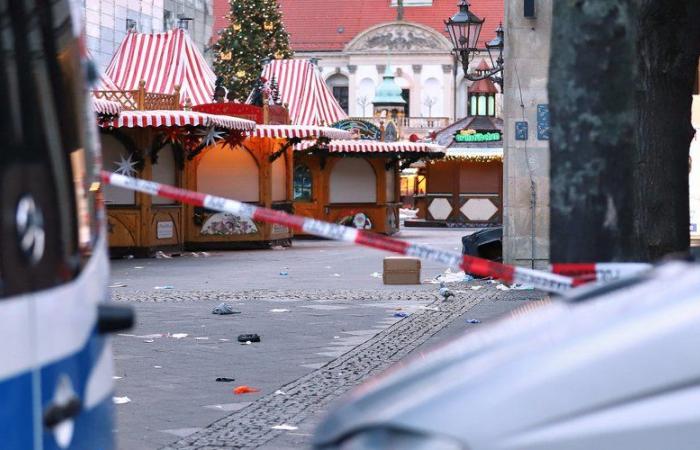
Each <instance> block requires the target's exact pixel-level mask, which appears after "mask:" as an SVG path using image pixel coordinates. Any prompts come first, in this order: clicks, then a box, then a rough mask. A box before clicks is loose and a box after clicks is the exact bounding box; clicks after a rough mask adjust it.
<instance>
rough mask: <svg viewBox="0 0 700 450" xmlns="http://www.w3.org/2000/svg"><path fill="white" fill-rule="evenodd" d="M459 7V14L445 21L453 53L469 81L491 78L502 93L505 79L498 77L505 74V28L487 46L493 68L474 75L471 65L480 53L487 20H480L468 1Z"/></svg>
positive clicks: (499, 29) (498, 31)
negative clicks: (480, 38)
mask: <svg viewBox="0 0 700 450" xmlns="http://www.w3.org/2000/svg"><path fill="white" fill-rule="evenodd" d="M457 6H459V12H458V13H457V14H455V15H454V16H452V17H450V18H449V19H447V20H445V28H446V29H447V31H448V32H449V34H450V39H451V40H452V46H453V47H452V52H453V53H454V55H455V56H456V58H457V59H458V60H459V62H461V63H462V69H463V70H464V77H465V78H466V79H467V80H469V81H479V80H483V79H486V78H491V79H492V80H493V81H494V82H495V83H498V85H499V86H500V87H501V91H502V90H503V78H502V77H498V76H496V75H498V74H499V73H501V72H503V46H504V40H503V26H502V25H499V26H498V28H497V29H496V37H495V38H494V39H492V40H491V41H489V42H488V43H487V44H486V50H487V51H488V53H489V59H491V65H492V67H493V68H492V69H491V70H490V71H488V72H485V73H482V74H479V75H472V74H470V73H469V63H470V62H471V61H472V59H473V57H474V55H475V54H476V53H478V52H479V48H478V47H477V46H478V44H479V35H480V34H481V27H482V26H483V25H484V22H485V21H486V19H480V18H479V17H478V16H477V15H476V14H474V13H473V12H471V11H469V2H468V1H467V0H460V2H459V3H458V5H457Z"/></svg>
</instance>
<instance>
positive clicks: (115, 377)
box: [112, 375, 124, 380]
mask: <svg viewBox="0 0 700 450" xmlns="http://www.w3.org/2000/svg"><path fill="white" fill-rule="evenodd" d="M122 378H124V377H120V376H118V375H114V376H112V379H113V380H121V379H122Z"/></svg>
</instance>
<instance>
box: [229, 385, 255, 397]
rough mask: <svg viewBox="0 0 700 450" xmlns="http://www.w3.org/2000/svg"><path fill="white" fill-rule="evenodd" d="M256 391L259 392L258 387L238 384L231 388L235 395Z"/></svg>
mask: <svg viewBox="0 0 700 450" xmlns="http://www.w3.org/2000/svg"><path fill="white" fill-rule="evenodd" d="M256 392H260V389H256V388H254V387H250V386H245V385H244V386H238V387H235V388H233V393H234V394H236V395H241V394H254V393H256Z"/></svg>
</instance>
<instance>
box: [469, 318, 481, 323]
mask: <svg viewBox="0 0 700 450" xmlns="http://www.w3.org/2000/svg"><path fill="white" fill-rule="evenodd" d="M467 323H481V320H479V319H469V320H467Z"/></svg>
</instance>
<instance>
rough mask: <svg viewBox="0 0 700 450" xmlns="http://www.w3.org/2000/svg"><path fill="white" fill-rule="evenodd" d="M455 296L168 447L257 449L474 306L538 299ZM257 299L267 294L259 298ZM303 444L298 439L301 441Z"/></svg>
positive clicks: (486, 290) (490, 293) (494, 293)
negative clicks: (281, 428) (451, 299)
mask: <svg viewBox="0 0 700 450" xmlns="http://www.w3.org/2000/svg"><path fill="white" fill-rule="evenodd" d="M347 294H348V295H350V296H355V295H357V298H365V299H366V297H365V296H370V297H371V296H372V295H374V294H372V293H364V294H362V293H357V292H356V291H347ZM387 294H389V295H396V296H398V297H399V298H402V299H416V298H417V297H423V298H425V296H428V297H431V296H432V297H433V298H434V290H431V291H428V290H419V291H413V292H411V293H392V294H390V293H387V292H382V293H381V294H379V293H378V294H377V295H379V297H381V299H382V300H385V301H386V300H387ZM457 294H458V295H457V298H456V299H454V300H453V301H449V302H443V301H441V300H440V301H434V302H432V303H430V304H429V305H427V306H424V307H423V308H419V309H418V310H417V311H416V312H415V313H413V314H411V315H409V316H408V317H406V318H404V319H402V320H400V321H398V322H396V323H395V324H394V325H392V326H391V327H389V328H387V329H385V330H384V331H381V332H380V333H378V334H377V335H375V336H374V337H372V338H370V339H369V340H367V341H366V342H364V343H362V344H360V345H358V346H357V347H355V348H354V349H352V350H350V351H349V352H347V353H345V354H343V355H341V356H340V357H338V358H337V359H335V360H333V361H331V362H329V363H328V364H326V365H325V366H323V367H321V368H319V369H318V370H315V371H313V372H311V373H309V374H307V375H305V376H302V377H300V378H298V379H297V380H295V381H293V382H291V383H289V384H286V385H284V386H282V387H280V390H281V391H283V392H284V394H277V395H276V394H274V393H272V394H268V395H266V396H264V397H262V398H260V399H259V400H257V401H256V402H254V403H252V404H250V405H249V406H247V407H245V408H243V409H241V410H240V411H237V412H235V413H233V414H231V415H229V416H227V417H224V418H222V419H220V420H218V421H216V422H214V423H212V424H211V425H209V426H208V427H207V428H205V429H203V430H201V431H199V432H196V433H194V434H192V435H190V436H187V437H185V438H183V439H181V440H179V441H177V442H175V443H174V444H172V445H171V446H170V447H168V448H169V449H206V448H235V449H244V448H245V449H247V448H258V447H260V446H262V445H264V444H266V443H268V442H269V441H271V440H273V439H275V438H277V437H279V436H280V435H282V434H283V433H284V431H277V430H272V429H271V427H272V426H275V425H281V424H292V425H298V424H301V423H302V422H304V421H306V420H311V421H312V422H316V421H317V420H318V415H319V413H321V412H322V411H323V410H324V409H325V408H327V406H328V404H329V402H331V401H333V400H334V399H337V398H338V396H340V395H342V394H343V393H345V392H346V391H348V390H349V389H351V388H352V387H354V386H356V385H358V384H359V383H361V382H362V381H364V380H366V379H367V378H368V377H369V376H372V375H374V374H377V373H379V372H381V371H382V370H384V369H386V368H387V367H389V366H390V365H392V364H394V363H396V362H397V361H400V360H401V359H402V358H404V357H405V356H406V355H408V354H409V353H410V352H412V351H413V350H415V349H416V348H418V347H419V346H421V345H422V344H424V343H425V342H426V341H427V340H428V339H429V338H430V337H431V336H433V335H435V334H436V333H438V332H439V331H440V330H442V329H443V328H445V327H446V326H448V325H449V324H450V323H452V322H454V321H455V320H456V319H458V318H460V317H461V316H463V315H464V314H465V313H466V312H468V311H470V310H471V309H472V308H474V306H475V305H478V304H479V303H482V302H494V301H504V300H506V301H513V302H523V300H527V299H531V300H537V299H541V296H540V295H539V294H538V293H534V292H528V293H525V292H522V291H507V292H503V291H499V290H496V289H495V288H494V287H492V286H490V285H486V286H484V287H483V288H482V289H480V290H462V291H457ZM249 295H250V294H249ZM261 295H265V294H264V293H261ZM303 295H307V294H303ZM335 295H339V294H338V293H336V294H335ZM306 439H307V438H302V441H303V440H306Z"/></svg>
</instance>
